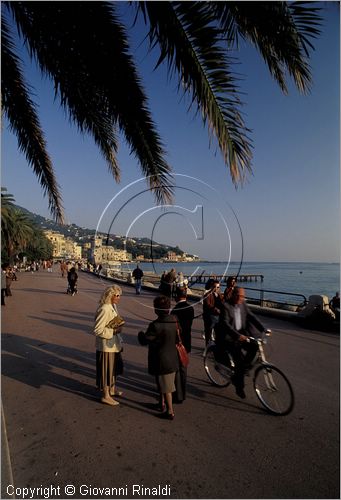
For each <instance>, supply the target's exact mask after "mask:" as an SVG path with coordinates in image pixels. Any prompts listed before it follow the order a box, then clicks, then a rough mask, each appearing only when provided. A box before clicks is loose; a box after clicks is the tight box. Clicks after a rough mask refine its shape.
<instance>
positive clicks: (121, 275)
mask: <svg viewBox="0 0 341 500" xmlns="http://www.w3.org/2000/svg"><path fill="white" fill-rule="evenodd" d="M94 274H96V273H94ZM101 275H102V277H105V275H103V274H101ZM241 276H243V275H241ZM241 276H239V278H240V277H241ZM248 276H250V275H248ZM252 276H256V275H252ZM257 276H262V275H257ZM106 277H108V278H113V279H115V278H118V279H121V280H125V281H127V283H130V282H131V273H130V272H128V271H112V272H110V273H108V275H107V276H106ZM192 278H193V281H194V280H195V276H193V277H192ZM205 278H208V276H205ZM217 279H219V277H217ZM143 282H148V283H151V284H153V285H154V286H155V288H156V289H158V286H159V284H160V277H159V276H157V275H156V274H154V273H149V272H146V273H145V275H144V277H143ZM194 284H199V285H203V284H204V282H203V281H201V282H200V281H194V282H193V283H192V284H191V283H190V280H189V288H190V289H191V290H192V291H193V292H197V293H198V294H201V293H203V292H204V288H203V287H200V288H196V287H193V285H194ZM174 288H175V286H174ZM243 288H244V290H246V291H247V297H246V299H247V301H248V303H250V304H256V305H260V306H261V307H265V306H269V307H276V306H277V307H278V306H279V308H282V309H283V308H284V309H285V308H286V307H295V308H296V307H298V306H300V307H303V306H305V305H307V303H308V300H307V298H306V296H305V295H303V294H301V293H291V292H283V291H278V290H264V289H263V288H251V287H246V286H243ZM249 292H256V295H257V296H256V297H254V296H252V294H250V293H249ZM265 294H271V295H273V294H275V295H277V296H282V297H284V298H286V297H297V298H299V299H300V300H299V301H297V302H290V301H287V300H276V299H273V298H271V297H266V296H265Z"/></svg>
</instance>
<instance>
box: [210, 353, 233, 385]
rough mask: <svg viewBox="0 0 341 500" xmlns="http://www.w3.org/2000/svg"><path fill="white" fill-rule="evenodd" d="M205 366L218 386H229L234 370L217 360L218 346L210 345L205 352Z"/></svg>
mask: <svg viewBox="0 0 341 500" xmlns="http://www.w3.org/2000/svg"><path fill="white" fill-rule="evenodd" d="M204 367H205V371H206V373H207V376H208V378H209V379H210V381H211V382H212V383H213V384H214V385H216V386H217V387H227V386H228V385H229V384H230V383H231V375H232V370H231V368H229V367H228V366H226V365H225V364H223V363H219V362H218V361H217V360H216V346H215V345H209V346H208V347H206V349H205V353H204Z"/></svg>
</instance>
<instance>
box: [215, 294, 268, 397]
mask: <svg viewBox="0 0 341 500" xmlns="http://www.w3.org/2000/svg"><path fill="white" fill-rule="evenodd" d="M255 330H256V331H258V332H264V331H265V329H264V326H263V325H262V324H261V323H260V322H259V321H258V319H257V318H256V316H254V315H253V314H252V312H251V311H250V310H249V308H248V307H247V305H246V303H245V291H244V289H243V288H239V287H235V288H234V289H233V292H232V295H231V298H230V299H229V300H228V301H227V302H224V303H223V307H222V309H221V314H220V318H219V323H218V325H217V327H216V344H217V347H218V349H219V350H220V352H222V351H224V350H228V351H229V352H230V353H231V355H232V357H233V360H234V363H235V374H234V377H233V379H232V383H233V384H234V386H235V388H236V394H237V395H238V396H239V397H241V398H243V399H244V398H245V392H244V374H245V370H246V369H247V368H248V367H249V366H250V364H251V362H252V361H253V359H254V357H255V355H256V353H257V351H258V345H257V343H256V342H255V341H252V340H250V339H249V336H250V335H251V336H254V335H255V334H256V332H255ZM244 352H246V354H244Z"/></svg>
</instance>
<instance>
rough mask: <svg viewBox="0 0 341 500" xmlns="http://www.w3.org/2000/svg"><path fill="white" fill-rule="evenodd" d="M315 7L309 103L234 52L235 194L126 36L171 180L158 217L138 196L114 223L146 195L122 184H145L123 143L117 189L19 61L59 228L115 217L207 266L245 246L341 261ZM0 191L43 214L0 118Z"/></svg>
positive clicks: (182, 108) (332, 83) (205, 142)
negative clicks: (242, 137)
mask: <svg viewBox="0 0 341 500" xmlns="http://www.w3.org/2000/svg"><path fill="white" fill-rule="evenodd" d="M320 5H321V6H322V7H323V11H322V16H323V18H324V25H323V27H322V34H321V36H320V38H318V39H317V40H316V41H315V42H314V45H315V49H316V50H315V52H313V53H312V57H311V66H312V74H313V81H314V84H313V87H312V91H311V93H310V94H309V95H308V96H303V95H300V94H299V93H298V92H297V91H296V89H295V88H294V87H293V85H290V92H289V95H287V96H284V95H283V94H282V93H281V91H280V89H279V88H278V86H277V85H276V84H275V82H274V81H273V80H272V79H271V77H270V75H269V74H268V72H267V68H266V66H265V64H264V63H263V62H262V61H261V60H260V57H259V56H258V54H257V53H256V52H255V51H254V50H253V49H251V48H248V47H245V46H241V47H240V50H239V52H238V53H236V54H235V55H236V56H238V59H239V61H240V64H239V65H238V66H237V67H236V71H237V72H238V73H240V74H241V75H242V78H243V79H242V81H241V89H242V91H243V92H244V95H243V101H244V102H245V106H244V107H243V113H244V119H245V122H246V125H247V126H248V127H249V128H250V129H251V130H252V133H251V138H252V141H253V155H254V156H253V162H252V166H253V175H252V176H249V178H248V181H247V183H246V184H245V185H244V187H242V188H238V189H237V190H236V189H235V188H234V186H233V184H232V182H231V180H230V177H229V173H228V171H227V168H226V167H225V165H224V163H223V160H222V158H221V155H220V152H219V150H218V149H217V148H216V147H215V146H214V145H213V147H211V149H210V148H209V139H208V133H207V131H206V129H204V127H203V125H202V122H201V120H200V118H199V117H196V116H195V114H194V113H193V112H190V113H187V104H186V101H184V100H183V99H181V97H180V96H179V95H178V94H177V92H176V83H175V82H172V81H171V82H170V83H169V82H168V79H167V74H166V71H165V69H161V70H159V71H156V72H153V71H152V70H153V65H154V63H155V58H153V57H152V56H151V57H148V56H146V53H145V51H144V50H142V48H141V47H138V46H139V43H140V42H141V40H142V38H143V34H142V29H141V27H140V28H139V29H138V30H137V33H135V35H134V37H133V39H132V42H133V44H134V46H135V47H137V49H136V51H135V53H134V55H135V57H136V60H137V62H138V65H139V68H140V72H141V76H142V78H143V81H144V86H145V88H146V91H147V94H148V96H149V100H150V108H151V110H152V112H153V117H154V121H155V122H156V124H157V126H158V130H159V133H160V135H161V137H162V139H163V142H164V144H165V148H166V150H167V152H168V156H167V159H168V161H169V162H170V164H171V165H172V167H173V170H174V173H175V174H177V175H176V177H175V179H176V183H177V186H178V187H177V188H176V190H175V195H176V196H175V200H174V207H169V208H168V209H167V210H166V212H167V211H168V213H167V214H165V211H164V212H162V211H161V210H160V209H158V208H155V204H154V200H153V198H152V197H151V196H150V195H149V194H148V193H147V194H140V195H138V196H136V197H135V198H134V199H133V200H132V201H130V202H129V203H128V204H127V205H126V207H125V209H124V210H122V211H121V212H120V214H119V216H117V217H116V218H115V214H116V213H117V211H118V210H119V209H120V208H121V207H122V205H123V204H124V203H125V202H126V201H127V200H128V199H129V197H131V196H132V195H134V194H137V193H138V192H140V191H142V190H143V189H145V187H146V184H145V182H144V181H140V182H137V183H136V184H133V185H130V184H131V183H134V182H135V181H137V180H138V179H140V178H141V177H142V175H141V172H140V170H139V166H138V163H137V161H136V159H135V158H134V157H133V156H131V155H130V154H129V150H128V149H127V148H126V145H125V143H124V140H123V139H122V141H121V145H120V151H119V162H120V165H121V169H122V176H121V183H120V184H119V185H117V184H115V182H114V180H113V179H112V178H111V176H110V175H109V173H108V171H107V167H106V164H105V162H104V160H103V158H102V156H101V155H100V153H99V151H98V150H97V148H96V146H95V145H94V143H93V140H92V138H91V137H90V136H81V135H80V134H79V133H78V131H77V129H76V127H74V126H73V125H71V124H70V123H69V121H68V118H67V117H66V116H65V113H64V111H63V110H62V109H61V108H60V107H59V103H58V101H56V102H54V94H53V90H52V88H51V85H50V84H49V82H48V81H46V79H45V80H42V79H41V77H40V74H39V72H38V71H37V70H36V69H35V68H34V67H32V66H31V64H30V63H29V62H28V59H26V58H25V61H26V63H27V66H26V68H25V70H26V71H27V73H26V74H27V76H28V81H29V83H30V85H31V86H32V87H33V88H34V89H35V98H34V99H35V101H36V102H37V103H38V104H39V115H40V119H41V124H42V127H43V129H44V131H45V134H46V140H47V143H48V150H49V153H50V155H51V157H52V160H53V163H54V167H55V171H56V175H57V178H58V182H59V184H60V186H61V190H62V195H63V203H64V207H65V212H66V218H67V220H68V221H69V222H73V223H76V224H78V225H80V226H83V227H88V228H96V227H97V225H98V222H99V221H101V222H100V225H99V230H101V231H107V230H108V228H109V226H110V223H111V222H112V221H113V220H114V223H113V226H112V230H111V231H112V232H113V233H116V234H126V233H127V231H128V230H129V234H130V235H132V236H134V235H135V236H147V237H151V234H152V233H153V237H154V239H155V240H156V241H160V242H163V243H168V244H172V245H179V246H180V248H182V249H183V250H185V251H188V252H190V253H195V254H198V255H200V256H202V257H204V258H207V259H211V260H225V259H226V258H232V260H238V259H239V257H240V254H241V249H242V247H243V255H244V259H245V260H260V261H311V262H319V261H323V262H337V261H339V253H340V246H339V239H340V234H339V218H340V201H339V198H340V196H339V194H340V152H339V148H340V142H339V136H340V127H339V117H340V93H339V85H340V82H339V76H340V54H339V50H340V40H339V31H340V22H339V21H340V20H339V8H338V5H339V4H338V2H324V3H321V4H320ZM122 9H123V11H124V10H125V5H124V4H122ZM184 175H185V176H188V177H184ZM190 177H192V178H190ZM1 185H2V186H5V187H7V189H8V192H10V193H12V194H13V196H14V197H15V200H16V202H17V203H18V204H19V205H21V206H23V207H25V208H27V209H29V210H31V211H32V212H35V213H39V214H41V215H44V216H47V217H49V212H48V205H47V200H46V198H44V197H43V194H42V190H41V188H40V186H39V184H38V182H37V180H36V178H35V176H34V175H33V173H32V171H31V169H30V167H28V165H27V162H26V159H25V157H24V156H23V155H22V154H20V153H19V152H18V150H17V142H16V138H15V136H13V134H12V133H11V132H9V131H8V128H7V122H6V120H5V121H4V125H3V130H2V182H1ZM127 186H129V187H127ZM193 191H195V193H194V192H193ZM111 200H113V201H112V202H111ZM110 202H111V203H110ZM106 207H107V210H106V212H105V214H104V216H103V218H102V219H101V216H102V213H103V211H104V210H105V208H106ZM196 207H199V208H197V210H195V209H196ZM201 207H203V208H201ZM144 212H145V213H144ZM142 214H143V215H142ZM135 219H136V221H135V222H134V223H133V221H134V220H135ZM156 221H157V223H156ZM202 221H203V227H201V226H202ZM132 223H133V224H132ZM130 226H131V227H130ZM153 231H154V232H153ZM201 233H203V234H201Z"/></svg>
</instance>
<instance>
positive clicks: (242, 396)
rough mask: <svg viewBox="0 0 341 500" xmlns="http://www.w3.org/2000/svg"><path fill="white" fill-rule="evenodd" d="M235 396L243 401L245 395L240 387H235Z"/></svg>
mask: <svg viewBox="0 0 341 500" xmlns="http://www.w3.org/2000/svg"><path fill="white" fill-rule="evenodd" d="M236 394H237V396H239V397H240V398H242V399H245V398H246V395H245V392H244V389H242V388H241V387H237V388H236Z"/></svg>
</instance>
